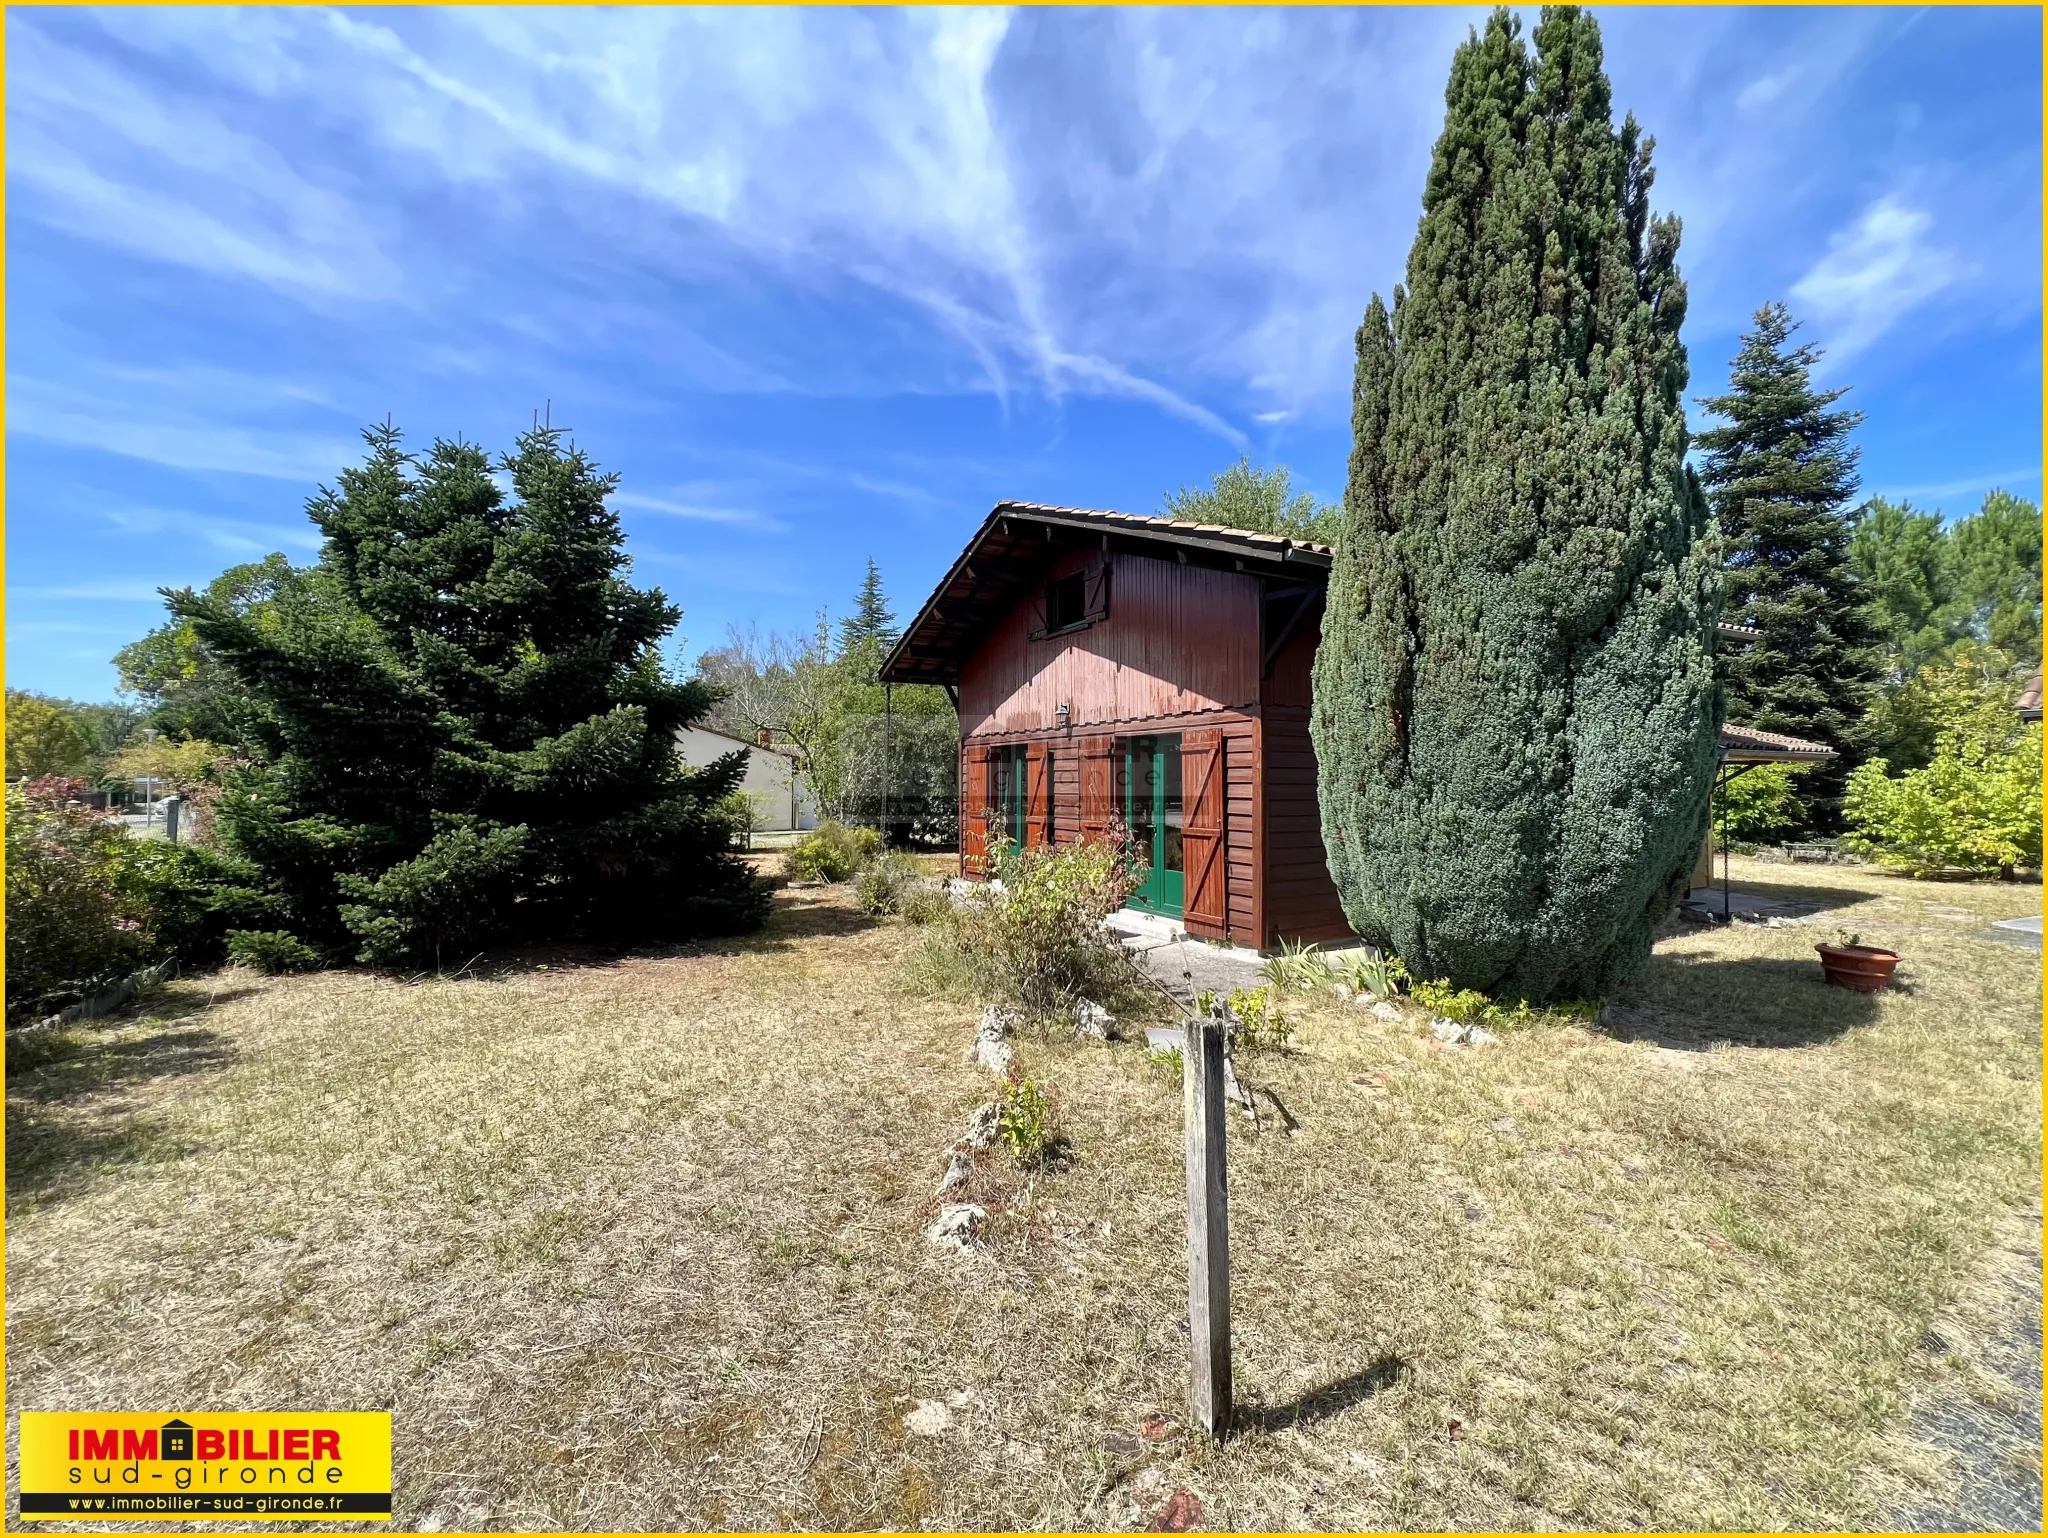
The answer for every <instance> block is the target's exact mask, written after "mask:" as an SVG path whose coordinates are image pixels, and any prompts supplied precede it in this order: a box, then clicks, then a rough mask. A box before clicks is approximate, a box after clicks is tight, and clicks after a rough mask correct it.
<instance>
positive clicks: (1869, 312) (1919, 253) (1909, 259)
mask: <svg viewBox="0 0 2048 1538" xmlns="http://www.w3.org/2000/svg"><path fill="white" fill-rule="evenodd" d="M1933 229H1934V218H1933V216H1932V215H1931V214H1928V213H1926V212H1925V211H1924V210H1921V209H1917V208H1909V207H1907V206H1906V205H1905V204H1904V203H1903V202H1902V201H1900V200H1899V198H1897V197H1896V196H1886V197H1882V198H1879V199H1878V200H1877V201H1876V202H1875V203H1873V204H1871V205H1870V206H1869V207H1868V208H1866V209H1865V210H1864V211H1863V212H1862V214H1861V215H1859V216H1858V217H1857V219H1856V222H1855V223H1854V224H1852V225H1850V226H1849V228H1847V229H1845V230H1841V231H1839V232H1837V233H1836V234H1835V235H1834V236H1833V237H1832V238H1831V239H1830V240H1829V241H1828V250H1827V254H1826V255H1825V256H1823V257H1821V259H1820V260H1819V261H1817V262H1815V263H1814V264H1813V266H1812V267H1811V268H1809V269H1808V271H1807V273H1806V276H1805V277H1803V278H1801V279H1800V280H1799V281H1798V282H1797V283H1795V284H1793V285H1792V297H1793V298H1794V299H1796V300H1798V301H1799V302H1800V304H1802V305H1804V306H1805V307H1806V309H1807V310H1808V311H1810V312H1811V313H1812V315H1813V316H1814V318H1815V319H1816V320H1818V321H1819V322H1820V324H1821V326H1822V327H1823V328H1825V331H1826V341H1827V351H1828V358H1827V361H1828V363H1829V364H1831V365H1839V364H1840V363H1842V362H1843V361H1844V360H1846V359H1848V358H1851V357H1853V356H1854V355H1855V354H1857V353H1859V352H1861V351H1863V350H1864V349H1865V348H1867V347H1868V346H1870V344H1871V343H1872V342H1874V341H1876V340H1877V339H1878V338H1879V337H1881V336H1883V335H1884V334H1885V333H1886V332H1887V331H1889V330H1891V328H1892V327H1894V326H1896V325H1897V324H1898V323H1899V322H1900V321H1902V320H1904V319H1905V318H1906V316H1907V315H1908V314H1909V313H1910V312H1911V311H1912V310H1913V309H1915V308H1916V307H1918V306H1919V305H1921V304H1924V303H1925V302H1926V301H1928V300H1929V299H1932V298H1933V297H1934V296H1935V295H1937V294H1939V293H1941V292H1942V291H1943V290H1944V289H1947V288H1949V287H1950V286H1951V285H1952V284H1954V283H1956V282H1957V281H1958V280H1959V279H1961V278H1962V277H1963V276H1964V275H1965V274H1966V272H1967V271H1968V267H1967V265H1966V264H1965V262H1964V261H1963V259H1962V258H1961V256H1960V255H1958V254H1957V253H1956V252H1954V251H1951V250H1948V249H1946V248H1944V247H1941V246H1938V245H1936V244H1934V243H1933V242H1932V241H1931V240H1930V239H1929V238H1928V237H1929V236H1930V234H1931V233H1932V231H1933Z"/></svg>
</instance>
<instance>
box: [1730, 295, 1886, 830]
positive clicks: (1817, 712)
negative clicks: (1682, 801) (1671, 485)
mask: <svg viewBox="0 0 2048 1538" xmlns="http://www.w3.org/2000/svg"><path fill="white" fill-rule="evenodd" d="M1752 325H1753V329H1751V330H1750V331H1749V332H1747V333H1745V334H1744V336H1743V338H1742V347H1741V350H1740V351H1739V352H1738V353H1737V354H1736V355H1735V361H1734V363H1733V365H1732V366H1731V370H1730V376H1729V380H1728V393H1727V394H1725V395H1716V396H1711V397H1708V398H1707V399H1705V400H1702V401H1701V402H1700V404H1701V405H1703V406H1705V407H1706V408H1707V409H1708V410H1709V411H1711V412H1713V413H1714V414H1715V415H1716V416H1718V417H1720V418H1721V419H1722V425H1720V426H1717V427H1714V428H1711V429H1709V430H1707V431H1704V432H1702V433H1700V435H1699V439H1698V441H1699V445H1700V447H1701V448H1702V449H1703V450H1705V458H1704V463H1703V465H1702V468H1701V474H1700V478H1701V480H1702V481H1704V482H1705V484H1706V487H1707V492H1708V496H1709V498H1710V500H1711V502H1712V504H1713V509H1714V515H1715V520H1716V522H1717V524H1718V525H1719V528H1720V533H1721V538H1722V541H1723V544H1724V548H1725V552H1726V557H1727V576H1726V579H1725V592H1726V599H1725V602H1726V604H1727V613H1728V617H1729V618H1730V619H1734V620H1738V621H1740V622H1741V623H1743V624H1745V625H1753V626H1755V627H1756V629H1757V630H1759V631H1761V632H1762V635H1761V636H1760V637H1759V639H1758V640H1756V641H1755V642H1753V643H1751V644H1750V645H1747V646H1737V647H1730V648H1729V649H1728V651H1727V653H1726V655H1725V656H1724V657H1723V658H1722V669H1723V682H1724V687H1725V691H1726V709H1727V712H1728V719H1729V720H1731V721H1739V722H1741V723H1742V724H1743V725H1745V726H1756V727H1762V728H1763V729H1764V730H1766V731H1773V732H1788V733H1790V734H1791V735H1792V736H1795V737H1805V738H1808V739H1810V740H1812V741H1815V742H1823V743H1826V744H1827V745H1828V746H1829V747H1831V748H1833V749H1835V751H1836V753H1837V755H1838V756H1837V758H1836V759H1835V760H1834V761H1833V762H1832V763H1829V764H1826V765H1823V766H1821V767H1819V768H1816V769H1815V770H1813V771H1812V772H1811V773H1810V774H1809V775H1808V776H1807V783H1806V787H1805V793H1804V795H1803V796H1802V798H1801V805H1802V810H1803V817H1802V825H1803V827H1804V828H1805V829H1811V830H1819V831H1827V830H1829V829H1830V828H1832V827H1833V826H1834V824H1835V822H1836V820H1837V818H1838V815H1839V802H1840V796H1841V788H1842V784H1843V782H1844V780H1845V779H1846V777H1847V775H1848V772H1849V771H1850V770H1851V769H1852V768H1854V767H1855V765H1856V764H1857V763H1858V762H1860V761H1861V759H1862V757H1863V755H1864V751H1865V749H1866V748H1867V746H1868V744H1867V742H1866V740H1865V712H1866V710H1867V709H1868V707H1869V704H1870V698H1871V689H1872V685H1873V683H1874V682H1875V681H1876V678H1877V675H1878V672H1879V670H1880V668H1881V667H1882V665H1883V653H1882V646H1881V637H1880V636H1879V634H1878V628H1877V627H1878V620H1877V617H1876V616H1875V615H1874V614H1873V613H1872V612H1871V610H1870V608H1869V606H1868V600H1867V596H1866V595H1865V594H1864V592H1863V591H1862V587H1861V584H1860V583H1859V582H1858V581H1857V574H1856V567H1855V562H1854V561H1853V559H1852V558H1851V553H1850V541H1851V537H1852V535H1853V533H1854V527H1855V520H1854V515H1853V511H1852V504H1853V501H1854V498H1855V495H1856V484H1857V482H1856V460H1857V451H1856V449H1855V447H1854V445H1852V444H1851V443H1850V442H1849V434H1850V433H1851V432H1853V431H1854V430H1855V428H1856V424H1857V423H1859V422H1861V421H1862V420H1863V418H1862V415H1861V413H1859V412H1854V411H1844V410H1837V409H1835V402H1836V401H1838V400H1840V399H1841V398H1842V396H1843V395H1844V394H1846V393H1847V391H1846V389H1845V388H1840V389H1833V390H1817V389H1815V388H1814V386H1813V379H1812V371H1813V367H1814V365H1815V364H1816V363H1818V362H1819V361H1820V351H1819V349H1818V348H1816V347H1814V346H1813V345H1812V344H1810V343H1801V344H1798V345H1796V346H1795V345H1793V343H1792V335H1793V333H1794V332H1795V331H1797V330H1798V329H1799V327H1798V323H1797V322H1795V321H1794V320H1793V319H1792V315H1791V312H1790V311H1789V310H1787V309H1786V307H1785V306H1784V305H1782V304H1778V303H1771V304H1766V305H1765V306H1763V308H1761V309H1759V310H1758V311H1757V312H1756V315H1755V317H1754V320H1753V323H1752Z"/></svg>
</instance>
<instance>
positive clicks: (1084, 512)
mask: <svg viewBox="0 0 2048 1538" xmlns="http://www.w3.org/2000/svg"><path fill="white" fill-rule="evenodd" d="M1006 508H1007V509H1009V510H1010V511H1012V512H1018V513H1063V514H1065V515H1066V516H1067V517H1068V518H1070V519H1078V520H1082V521H1085V522H1087V523H1090V524H1095V525H1099V526H1101V527H1103V528H1116V529H1129V530H1130V531H1131V532H1132V533H1133V534H1139V535H1153V536H1157V537H1159V538H1163V539H1169V540H1170V539H1173V538H1174V537H1175V536H1176V535H1197V534H1200V535H1221V536H1222V537H1223V538H1224V539H1225V540H1226V541H1228V542H1230V543H1239V542H1242V543H1244V544H1248V545H1252V546H1255V547H1258V548H1262V549H1268V550H1272V551H1274V552H1276V553H1277V552H1282V551H1287V550H1309V551H1313V552H1315V553H1316V554H1317V555H1332V556H1333V555H1335V554H1336V553H1337V552H1336V551H1335V550H1334V549H1332V548H1331V547H1330V546H1328V545H1319V544H1317V543H1315V542H1314V541H1313V540H1307V539H1293V538H1291V537H1289V536H1288V535H1285V534H1263V533H1260V532H1258V531H1257V530H1254V529H1233V528H1231V527H1230V526H1229V525H1228V524H1222V523H1196V522H1195V521H1194V520H1193V519H1191V518H1155V517H1153V516H1151V515H1150V514H1149V513H1114V512H1110V511H1108V510H1107V509H1104V508H1099V507H1057V506H1055V505H1053V504H1052V503H1050V502H1001V503H998V504H997V505H996V511H997V512H1002V511H1003V510H1004V509H1006Z"/></svg>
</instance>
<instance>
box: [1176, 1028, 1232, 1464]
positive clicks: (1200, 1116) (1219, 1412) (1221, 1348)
mask: <svg viewBox="0 0 2048 1538" xmlns="http://www.w3.org/2000/svg"><path fill="white" fill-rule="evenodd" d="M1181 1060H1182V1062H1183V1063H1184V1064H1185V1070H1184V1085H1185V1099H1186V1110H1187V1152H1188V1352H1189V1357H1190V1365H1191V1372H1190V1387H1191V1390H1192V1394H1193V1399H1194V1414H1195V1419H1196V1420H1198V1421H1200V1422H1201V1423H1202V1426H1203V1427H1204V1429H1206V1430H1207V1431H1208V1432H1209V1434H1210V1435H1211V1436H1214V1437H1217V1438H1219V1439H1220V1438H1222V1437H1223V1436H1225V1435H1226V1434H1227V1433H1228V1432H1229V1430H1230V1197H1229V1192H1228V1188H1227V1183H1226V1181H1225V1179H1224V1169H1223V1153H1224V1143H1223V1134H1224V1115H1223V1024H1222V1022H1221V1021H1219V1020H1214V1019H1204V1018H1201V1017H1195V1018H1191V1019H1190V1020H1189V1021H1188V1023H1187V1044H1186V1047H1185V1048H1184V1050H1183V1051H1182V1053H1181Z"/></svg>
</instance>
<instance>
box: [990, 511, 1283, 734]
mask: <svg viewBox="0 0 2048 1538" xmlns="http://www.w3.org/2000/svg"><path fill="white" fill-rule="evenodd" d="M1103 560H1107V561H1109V563H1110V569H1109V578H1110V580H1109V611H1108V615H1107V617H1106V618H1104V619H1103V620H1101V621H1100V622H1099V623H1097V624H1094V625H1091V626H1089V627H1088V628H1087V629H1085V630H1076V631H1070V632H1068V633H1066V634H1064V635H1057V636H1050V637H1047V638H1045V639H1043V640H1038V641H1034V640H1032V639H1030V632H1031V630H1032V629H1033V628H1034V627H1035V626H1036V625H1037V624H1038V602H1037V599H1036V597H1035V596H1034V597H1030V598H1026V599H1025V600H1024V601H1023V602H1021V603H1019V604H1018V605H1017V606H1016V607H1015V608H1013V609H1011V611H1010V612H1009V613H1007V614H1003V615H990V616H989V620H990V626H989V634H988V639H987V641H986V642H984V643H983V644H982V645H981V646H980V647H979V648H978V649H977V650H976V651H975V653H974V655H973V656H972V657H970V658H969V659H968V660H967V663H966V665H965V666H964V667H963V668H962V669H961V674H960V726H961V731H962V732H963V734H964V735H966V736H968V737H970V738H972V737H985V736H990V735H1002V734H1008V733H1027V732H1041V731H1051V730H1054V729H1057V728H1059V727H1060V726H1061V724H1062V723H1061V722H1060V720H1059V717H1058V710H1059V707H1060V705H1061V704H1062V703H1063V702H1064V703H1065V704H1067V705H1068V707H1069V713H1070V714H1069V721H1068V722H1067V723H1066V726H1067V729H1069V730H1072V731H1075V732H1083V731H1086V730H1087V729H1089V728H1090V727H1099V726H1105V725H1113V724H1122V723H1128V722H1136V721H1152V720H1159V719H1162V718H1169V717H1176V716H1188V715H1195V714H1200V713H1204V712H1209V711H1215V710H1238V711H1244V710H1249V709H1251V708H1253V707H1254V706H1255V705H1256V703H1257V701H1258V698H1259V645H1260V642H1259V603H1260V597H1259V583H1258V579H1257V578H1255V577H1250V576H1246V575H1244V574H1242V573H1239V572H1225V571H1210V570H1208V569H1207V568H1204V567H1199V566H1183V565H1181V564H1180V563H1179V562H1177V561H1161V560H1154V559H1152V558H1151V557H1149V556H1136V555H1111V556H1106V555H1105V554H1104V553H1103V552H1102V551H1099V550H1096V551H1089V550H1085V549H1081V550H1067V551H1062V552H1060V553H1058V554H1049V556H1048V561H1047V565H1046V570H1045V579H1046V580H1047V581H1051V580H1052V579H1053V578H1054V577H1057V576H1063V575H1065V574H1066V573H1068V572H1069V571H1074V570H1080V569H1084V568H1087V567H1089V566H1090V565H1092V564H1095V563H1099V562H1101V561H1103ZM1193 724H1194V723H1190V725H1193Z"/></svg>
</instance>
